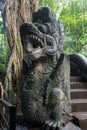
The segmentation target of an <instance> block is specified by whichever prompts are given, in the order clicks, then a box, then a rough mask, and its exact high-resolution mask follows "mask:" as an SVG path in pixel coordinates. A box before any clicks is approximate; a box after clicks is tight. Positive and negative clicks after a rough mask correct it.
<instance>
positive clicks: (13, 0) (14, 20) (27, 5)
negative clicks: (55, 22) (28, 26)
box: [2, 0, 38, 103]
mask: <svg viewBox="0 0 87 130" xmlns="http://www.w3.org/2000/svg"><path fill="white" fill-rule="evenodd" d="M5 2H6V4H5V8H4V11H3V12H2V14H3V15H2V16H3V20H4V25H5V29H6V35H7V40H8V44H9V50H10V58H9V63H8V67H7V73H6V78H5V88H6V92H7V96H6V98H7V100H9V101H10V102H11V103H17V101H19V99H20V90H21V83H22V59H23V51H22V45H21V40H20V33H19V28H20V25H21V24H22V23H23V22H26V21H30V22H31V21H32V13H33V12H35V11H36V10H37V8H38V7H37V6H38V0H37V1H36V0H7V1H5Z"/></svg>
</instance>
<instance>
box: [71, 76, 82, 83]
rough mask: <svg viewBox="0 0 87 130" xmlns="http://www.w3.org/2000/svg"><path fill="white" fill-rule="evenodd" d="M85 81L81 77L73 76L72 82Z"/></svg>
mask: <svg viewBox="0 0 87 130" xmlns="http://www.w3.org/2000/svg"><path fill="white" fill-rule="evenodd" d="M82 81H83V79H82V78H81V77H80V76H71V77H70V82H82Z"/></svg>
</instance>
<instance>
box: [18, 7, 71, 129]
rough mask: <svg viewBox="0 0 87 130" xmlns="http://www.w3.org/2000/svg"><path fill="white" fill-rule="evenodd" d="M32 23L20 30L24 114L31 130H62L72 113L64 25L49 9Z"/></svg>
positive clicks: (40, 11)
mask: <svg viewBox="0 0 87 130" xmlns="http://www.w3.org/2000/svg"><path fill="white" fill-rule="evenodd" d="M32 21H33V23H28V22H27V23H23V24H22V25H21V27H20V36H21V41H22V45H23V49H24V68H23V70H24V73H23V74H24V82H23V87H22V111H23V115H24V118H25V121H26V125H27V127H28V128H30V127H38V128H42V129H50V127H51V128H54V129H56V128H58V129H59V130H61V129H62V126H63V125H62V124H63V120H64V117H65V116H66V115H67V114H66V113H69V112H70V107H69V106H70V103H69V100H70V87H69V60H68V58H67V56H66V55H65V54H64V53H63V47H62V46H63V41H64V28H63V24H62V23H61V22H60V21H56V15H55V13H54V12H53V11H52V10H51V9H49V8H48V7H42V8H41V9H39V10H38V11H37V12H35V13H34V14H33V20H32ZM65 104H67V105H65ZM63 110H64V111H63ZM67 110H68V112H67ZM65 118H66V117H65Z"/></svg>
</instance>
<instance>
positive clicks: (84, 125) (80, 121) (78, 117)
mask: <svg viewBox="0 0 87 130" xmlns="http://www.w3.org/2000/svg"><path fill="white" fill-rule="evenodd" d="M73 122H74V123H75V124H76V125H77V126H79V127H80V128H81V129H82V130H87V112H74V113H73Z"/></svg>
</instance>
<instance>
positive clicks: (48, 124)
mask: <svg viewBox="0 0 87 130" xmlns="http://www.w3.org/2000/svg"><path fill="white" fill-rule="evenodd" d="M60 127H61V123H60V122H58V121H54V120H47V121H45V124H44V125H43V128H42V130H60Z"/></svg>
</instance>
